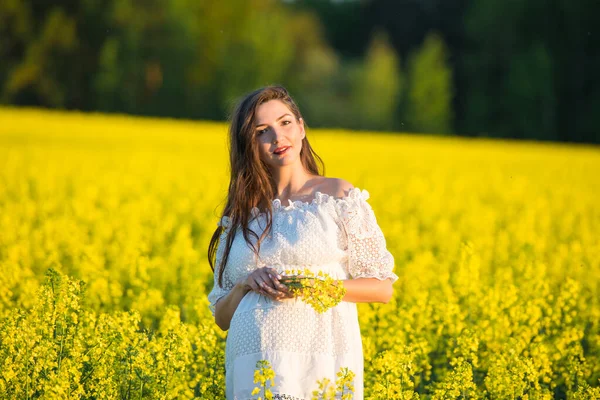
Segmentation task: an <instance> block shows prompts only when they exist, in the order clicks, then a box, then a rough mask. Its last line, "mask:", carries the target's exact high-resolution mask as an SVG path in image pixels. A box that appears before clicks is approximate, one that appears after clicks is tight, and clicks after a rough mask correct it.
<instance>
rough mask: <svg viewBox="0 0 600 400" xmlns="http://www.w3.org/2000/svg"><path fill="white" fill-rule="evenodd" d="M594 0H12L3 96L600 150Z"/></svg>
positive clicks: (2, 21) (4, 3)
mask: <svg viewBox="0 0 600 400" xmlns="http://www.w3.org/2000/svg"><path fill="white" fill-rule="evenodd" d="M598 26H600V1H598V0H576V1H573V0H553V1H547V0H510V1H508V0H346V1H343V0H338V1H333V0H304V1H302V0H297V1H293V0H287V1H283V0H226V1H223V0H79V1H77V0H54V1H47V0H1V1H0V104H4V105H16V106H38V107H46V108H56V109H67V110H82V111H99V112H110V113H126V114H135V115H151V116H162V117H174V118H186V119H203V120H224V119H226V118H227V116H228V112H229V110H230V108H231V105H232V104H233V102H235V100H236V99H237V98H239V96H241V95H242V94H244V93H246V92H249V91H251V90H254V89H256V88H258V87H260V86H264V85H268V84H282V85H284V86H286V87H287V88H288V89H289V90H290V92H291V94H292V96H294V97H295V99H296V100H297V101H298V103H299V106H300V108H301V110H302V111H303V113H304V116H305V119H306V121H307V123H308V125H309V126H312V127H332V128H333V127H335V128H348V129H361V130H380V131H403V132H425V133H435V134H457V135H461V136H487V137H506V138H521V139H535V140H552V141H568V142H586V143H600V131H599V129H598V126H600V31H599V30H598Z"/></svg>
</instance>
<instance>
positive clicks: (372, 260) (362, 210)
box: [339, 188, 398, 282]
mask: <svg viewBox="0 0 600 400" xmlns="http://www.w3.org/2000/svg"><path fill="white" fill-rule="evenodd" d="M368 198H369V192H367V191H366V190H362V191H360V190H359V189H357V188H353V189H351V190H350V193H349V195H348V197H347V198H346V199H345V200H343V201H340V202H339V215H340V218H341V221H342V225H343V227H344V229H345V231H346V235H347V240H348V242H347V243H348V249H347V251H348V272H349V273H350V275H351V276H352V278H377V279H381V280H383V279H388V278H391V279H392V282H395V281H396V280H397V279H398V276H397V275H396V274H394V272H393V269H394V257H393V256H392V254H391V253H390V252H389V251H388V250H387V247H386V241H385V237H384V236H383V232H382V231H381V228H380V227H379V225H378V224H377V219H376V218H375V213H374V212H373V208H372V207H371V205H370V204H369V203H367V201H366V200H367V199H368Z"/></svg>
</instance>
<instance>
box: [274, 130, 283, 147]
mask: <svg viewBox="0 0 600 400" xmlns="http://www.w3.org/2000/svg"><path fill="white" fill-rule="evenodd" d="M282 137H283V129H282V128H273V143H275V144H277V143H279V142H280V141H281V138H282Z"/></svg>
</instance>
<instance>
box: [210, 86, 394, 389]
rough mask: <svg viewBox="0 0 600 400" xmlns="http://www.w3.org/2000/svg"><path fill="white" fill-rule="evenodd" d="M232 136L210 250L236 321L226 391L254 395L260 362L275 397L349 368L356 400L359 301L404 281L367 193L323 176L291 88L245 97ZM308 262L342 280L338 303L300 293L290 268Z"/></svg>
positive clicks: (230, 325)
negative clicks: (291, 284) (318, 304)
mask: <svg viewBox="0 0 600 400" xmlns="http://www.w3.org/2000/svg"><path fill="white" fill-rule="evenodd" d="M229 135H230V137H229V140H230V163H231V164H230V167H231V178H230V182H229V193H228V197H227V202H226V205H225V208H224V210H223V213H222V217H221V219H220V222H219V224H218V227H217V229H216V231H215V233H214V235H213V237H212V239H211V241H210V245H209V250H208V255H209V262H210V265H211V267H212V268H213V271H214V280H215V283H214V287H213V289H212V291H211V292H210V294H209V296H208V298H209V301H210V307H211V311H212V312H213V314H214V316H215V321H216V323H217V325H218V326H219V327H220V328H221V329H223V330H229V332H228V336H227V343H226V351H225V353H226V355H225V371H226V378H225V381H226V394H227V399H244V400H246V399H251V398H252V395H251V392H252V390H253V389H254V387H255V384H254V382H253V379H254V375H253V374H254V368H255V366H256V363H257V361H259V360H267V361H269V362H270V364H271V366H272V368H273V370H274V371H275V381H274V386H273V388H272V392H273V398H275V399H310V398H311V397H312V391H313V390H316V389H317V388H318V385H317V381H318V380H321V379H323V378H328V379H330V380H331V381H335V380H336V373H337V372H338V371H339V370H340V368H342V367H348V368H349V369H350V370H351V371H352V372H354V374H355V377H354V398H355V399H362V398H363V353H362V342H361V336H360V328H359V324H358V315H357V308H356V303H358V302H383V303H385V302H388V301H389V300H390V298H391V297H392V293H393V289H392V283H393V282H394V281H395V280H396V279H397V278H398V277H397V276H396V275H395V274H394V273H393V272H392V270H393V266H394V259H393V257H392V255H391V254H390V252H389V251H388V250H387V248H386V241H385V238H384V236H383V233H382V231H381V229H380V228H379V226H378V224H377V221H376V218H375V215H374V213H373V209H372V208H371V206H370V205H369V203H368V202H367V199H368V198H369V194H368V192H367V191H366V190H361V189H358V188H356V187H353V186H352V185H351V184H350V183H348V182H347V181H345V180H343V179H337V178H327V177H325V176H323V175H322V174H321V172H320V171H319V168H318V165H317V161H316V160H319V161H320V158H319V157H318V156H317V155H316V153H315V152H314V150H313V149H312V148H311V146H310V144H309V142H308V138H307V136H306V131H305V125H304V120H303V119H302V115H301V114H300V110H299V109H298V107H297V105H296V104H295V102H294V101H293V99H292V98H291V97H290V95H289V94H288V92H287V90H286V89H285V88H283V87H280V86H268V87H265V88H262V89H259V90H256V91H254V92H252V93H250V94H248V95H246V96H245V97H244V98H243V99H242V100H241V101H240V102H239V103H238V104H237V106H236V108H235V110H234V112H233V114H232V116H231V125H230V128H229ZM339 150H340V151H343V148H342V147H340V149H339ZM306 269H308V270H310V271H311V272H313V273H314V274H315V275H316V274H317V273H319V272H322V273H325V274H327V275H328V276H330V277H332V278H333V279H335V280H337V281H339V284H342V285H343V287H344V289H345V294H344V297H343V298H342V301H341V302H340V303H339V304H337V305H336V306H334V307H332V308H330V309H328V310H327V311H326V312H323V313H319V312H317V311H315V310H314V309H313V308H312V307H311V306H310V305H308V304H307V303H306V302H304V301H302V299H301V298H297V297H294V296H292V294H291V292H290V290H289V289H288V287H287V286H286V285H285V282H286V281H285V280H284V279H285V278H283V276H284V275H285V273H286V271H289V270H306Z"/></svg>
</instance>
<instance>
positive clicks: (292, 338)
mask: <svg viewBox="0 0 600 400" xmlns="http://www.w3.org/2000/svg"><path fill="white" fill-rule="evenodd" d="M360 345H361V343H360V330H359V327H358V319H357V315H356V305H355V304H353V303H345V302H342V303H341V304H339V305H338V306H336V307H334V308H333V309H330V310H328V311H327V312H325V313H323V314H319V313H317V312H316V311H314V310H313V309H312V308H311V307H310V306H309V305H307V304H306V303H304V302H302V301H301V300H299V299H285V300H282V301H274V300H271V299H269V298H267V297H265V296H262V295H259V294H258V293H255V292H249V293H248V294H246V296H244V298H243V299H242V301H241V302H240V304H239V305H238V308H237V309H236V311H235V313H234V315H233V318H232V320H231V325H230V328H229V334H228V336H227V348H226V362H227V363H230V362H232V361H233V360H234V359H235V358H236V357H239V356H242V355H247V354H254V353H261V352H262V353H264V352H273V351H283V352H297V353H314V354H324V355H332V356H335V355H338V354H342V353H346V352H348V351H349V349H350V348H351V347H352V346H360Z"/></svg>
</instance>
